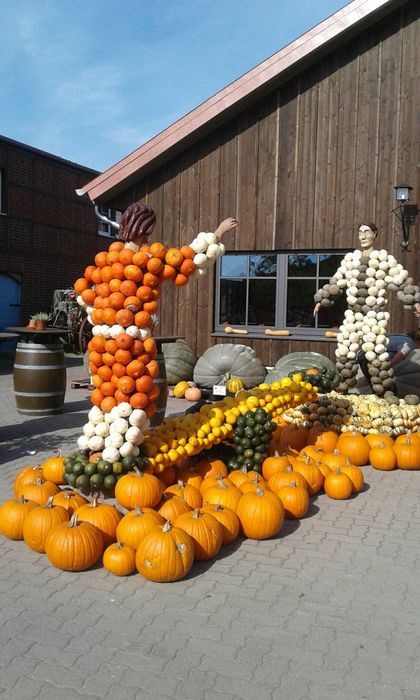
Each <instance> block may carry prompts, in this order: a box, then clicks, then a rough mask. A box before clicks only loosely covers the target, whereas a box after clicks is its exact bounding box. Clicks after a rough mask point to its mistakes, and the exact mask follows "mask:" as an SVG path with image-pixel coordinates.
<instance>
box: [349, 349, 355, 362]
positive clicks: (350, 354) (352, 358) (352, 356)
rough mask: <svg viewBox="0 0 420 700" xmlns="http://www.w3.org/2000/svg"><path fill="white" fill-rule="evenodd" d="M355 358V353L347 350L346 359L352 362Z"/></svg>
mask: <svg viewBox="0 0 420 700" xmlns="http://www.w3.org/2000/svg"><path fill="white" fill-rule="evenodd" d="M355 357H356V353H355V352H353V351H352V350H349V352H348V353H347V359H348V360H354V358H355Z"/></svg>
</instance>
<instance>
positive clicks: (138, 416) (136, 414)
mask: <svg viewBox="0 0 420 700" xmlns="http://www.w3.org/2000/svg"><path fill="white" fill-rule="evenodd" d="M146 420H147V413H146V411H143V410H142V409H141V408H135V409H134V411H133V413H132V414H131V416H130V417H129V419H128V422H129V423H130V425H134V426H136V428H141V427H142V426H143V425H144V424H145V423H146Z"/></svg>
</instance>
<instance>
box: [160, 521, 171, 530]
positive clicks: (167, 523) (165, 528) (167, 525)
mask: <svg viewBox="0 0 420 700" xmlns="http://www.w3.org/2000/svg"><path fill="white" fill-rule="evenodd" d="M171 530H172V525H171V522H170V520H167V521H166V523H165V524H164V526H163V528H162V532H170V531H171Z"/></svg>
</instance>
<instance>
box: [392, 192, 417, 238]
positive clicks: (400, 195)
mask: <svg viewBox="0 0 420 700" xmlns="http://www.w3.org/2000/svg"><path fill="white" fill-rule="evenodd" d="M394 190H395V199H396V200H397V202H398V206H397V207H395V209H392V213H393V214H395V216H396V217H397V219H399V220H400V221H401V228H402V234H403V240H402V241H401V243H400V246H401V248H402V249H403V250H407V251H408V246H409V242H410V241H409V238H410V228H411V226H412V225H413V224H414V222H415V220H416V216H417V214H418V213H419V211H420V209H418V208H417V204H408V202H409V200H410V196H411V192H412V191H413V188H412V187H410V185H396V186H395V187H394Z"/></svg>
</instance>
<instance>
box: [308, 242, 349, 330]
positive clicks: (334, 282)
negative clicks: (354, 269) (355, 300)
mask: <svg viewBox="0 0 420 700" xmlns="http://www.w3.org/2000/svg"><path fill="white" fill-rule="evenodd" d="M347 255H348V254H347ZM346 258H347V256H345V258H344V260H343V261H342V263H341V265H340V267H339V268H338V270H337V272H336V273H335V274H334V276H333V277H331V279H330V280H329V282H327V283H326V284H324V285H323V287H321V289H318V291H317V292H316V294H315V296H314V301H315V306H314V316H316V315H317V313H318V312H319V310H320V308H321V307H324V308H330V307H331V306H334V302H335V300H336V299H338V297H339V296H340V295H341V294H342V293H343V291H344V289H345V287H346V286H347V279H346V267H345V265H344V261H345V260H346Z"/></svg>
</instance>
